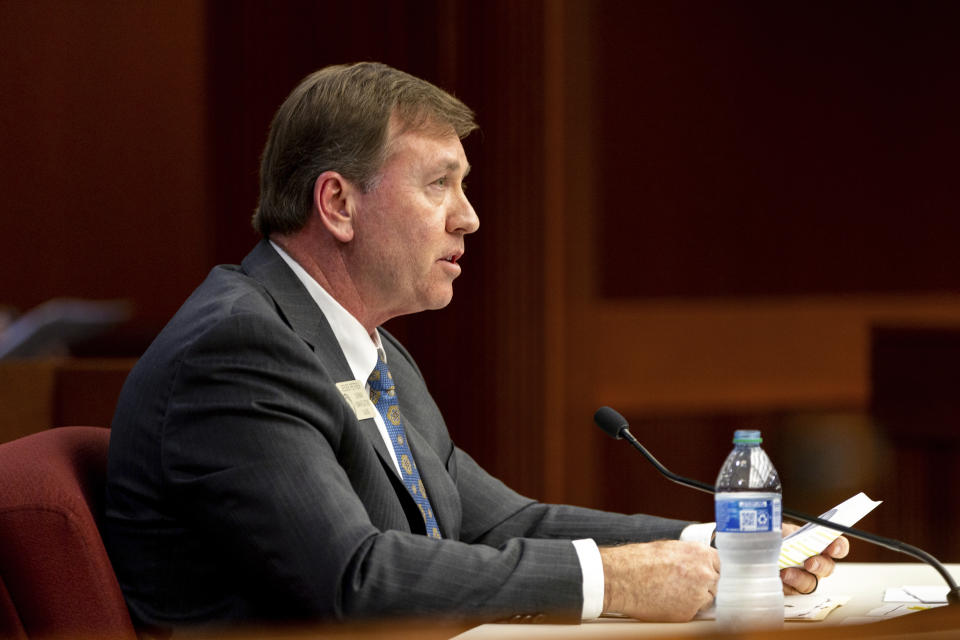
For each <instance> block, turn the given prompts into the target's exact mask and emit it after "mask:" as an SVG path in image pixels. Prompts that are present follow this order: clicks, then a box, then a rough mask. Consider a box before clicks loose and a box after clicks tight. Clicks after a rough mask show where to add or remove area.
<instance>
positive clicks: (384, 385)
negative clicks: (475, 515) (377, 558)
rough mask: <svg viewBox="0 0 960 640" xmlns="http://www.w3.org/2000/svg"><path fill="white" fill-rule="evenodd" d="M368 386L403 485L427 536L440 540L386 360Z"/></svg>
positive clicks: (381, 362) (377, 369) (378, 367)
mask: <svg viewBox="0 0 960 640" xmlns="http://www.w3.org/2000/svg"><path fill="white" fill-rule="evenodd" d="M367 383H368V384H369V385H370V401H371V402H373V405H374V406H375V407H376V408H377V411H379V412H380V416H381V417H382V418H383V423H384V424H385V425H386V427H387V434H388V435H389V436H390V442H391V443H392V444H393V454H394V455H395V456H396V457H397V462H398V463H399V464H400V470H401V476H402V479H403V484H404V485H405V486H406V487H407V491H409V492H410V495H411V496H413V499H414V501H415V502H416V503H417V506H418V507H420V513H421V514H422V515H423V521H424V523H425V524H426V526H427V535H428V536H429V537H431V538H439V537H440V527H438V526H437V519H436V518H435V517H434V515H433V507H431V506H430V500H429V499H428V498H427V493H426V491H425V490H424V488H423V481H422V480H421V479H420V471H418V470H417V465H415V464H414V463H413V453H412V452H411V451H410V445H409V443H408V442H407V431H406V429H404V428H403V418H402V417H401V415H400V404H399V402H398V401H397V390H396V387H395V386H394V384H393V376H392V375H390V370H389V369H388V368H387V363H386V362H385V361H384V360H383V357H382V356H380V357H379V358H377V368H376V369H374V370H373V373H371V374H370V378H369V379H368V380H367Z"/></svg>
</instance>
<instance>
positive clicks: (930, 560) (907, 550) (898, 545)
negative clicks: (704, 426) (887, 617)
mask: <svg viewBox="0 0 960 640" xmlns="http://www.w3.org/2000/svg"><path fill="white" fill-rule="evenodd" d="M593 421H594V422H596V423H597V426H598V427H600V428H601V429H603V430H604V431H605V432H606V433H607V435H609V436H610V437H612V438H614V439H615V440H620V439H621V438H623V439H624V440H626V441H627V442H629V443H630V444H631V445H633V448H634V449H636V450H637V451H639V452H640V453H641V454H643V457H644V458H646V459H647V460H649V461H650V464H652V465H653V466H654V467H655V468H656V469H657V471H659V472H660V473H661V474H663V475H664V476H666V477H667V478H668V479H670V480H672V481H674V482H676V483H677V484H682V485H685V486H687V487H692V488H694V489H699V490H700V491H704V492H706V493H716V491H715V490H714V488H713V485H709V484H707V483H705V482H700V481H698V480H691V479H690V478H684V477H683V476H678V475H677V474H675V473H673V472H672V471H670V470H669V469H667V468H666V467H665V466H663V465H662V464H660V461H659V460H657V459H656V458H654V457H653V454H651V453H650V452H649V451H647V450H646V448H645V447H644V446H643V445H642V444H640V442H639V441H638V440H637V439H636V438H635V437H634V436H633V434H632V433H630V425H629V424H628V423H627V420H626V419H625V418H624V417H623V416H622V415H620V414H619V413H617V412H616V411H614V410H613V409H611V408H610V407H600V408H599V409H597V411H596V413H594V414H593ZM783 515H786V516H790V517H791V518H795V519H797V520H802V521H803V522H812V523H813V524H818V525H820V526H822V527H827V528H829V529H833V530H834V531H840V532H842V533H844V534H846V535H848V536H850V537H852V538H857V539H859V540H866V541H867V542H870V543H872V544H875V545H878V546H881V547H884V548H886V549H890V550H892V551H898V552H900V553H904V554H906V555H908V556H911V557H913V558H916V559H918V560H922V561H923V562H926V563H927V564H928V565H930V566H931V567H933V568H934V569H936V570H937V572H938V573H939V574H940V575H941V576H943V579H944V580H945V581H946V582H947V586H948V587H949V589H950V590H949V591H948V592H947V602H949V603H950V604H951V605H954V606H956V605H960V587H958V586H957V583H956V581H955V580H954V579H953V576H952V575H950V572H949V571H947V569H946V567H944V566H943V564H941V562H940V561H939V560H937V559H936V558H934V557H933V556H932V555H930V554H929V553H927V552H926V551H924V550H923V549H918V548H917V547H914V546H912V545H909V544H906V543H905V542H900V541H899V540H894V539H892V538H884V537H883V536H878V535H876V534H874V533H869V532H867V531H861V530H859V529H854V528H853V527H847V526H844V525H842V524H837V523H836V522H830V521H829V520H824V519H823V518H818V517H816V516H810V515H807V514H805V513H800V512H799V511H794V510H793V509H788V508H786V507H783Z"/></svg>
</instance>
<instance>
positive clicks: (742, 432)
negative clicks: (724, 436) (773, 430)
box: [733, 429, 763, 444]
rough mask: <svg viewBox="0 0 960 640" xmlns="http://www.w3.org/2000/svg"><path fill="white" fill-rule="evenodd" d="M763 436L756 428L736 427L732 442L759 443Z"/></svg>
mask: <svg viewBox="0 0 960 640" xmlns="http://www.w3.org/2000/svg"><path fill="white" fill-rule="evenodd" d="M761 442H763V438H761V437H760V432H759V431H758V430H756V429H737V430H736V431H734V432H733V444H760V443H761Z"/></svg>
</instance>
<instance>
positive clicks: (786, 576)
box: [780, 567, 819, 596]
mask: <svg viewBox="0 0 960 640" xmlns="http://www.w3.org/2000/svg"><path fill="white" fill-rule="evenodd" d="M780 579H781V580H782V581H783V592H784V594H786V595H788V596H790V595H797V594H807V593H813V591H814V590H815V589H816V588H817V584H818V583H819V580H818V579H817V577H816V576H815V575H813V574H811V573H809V572H808V571H804V570H803V569H800V568H797V567H790V568H789V569H784V570H783V571H781V572H780Z"/></svg>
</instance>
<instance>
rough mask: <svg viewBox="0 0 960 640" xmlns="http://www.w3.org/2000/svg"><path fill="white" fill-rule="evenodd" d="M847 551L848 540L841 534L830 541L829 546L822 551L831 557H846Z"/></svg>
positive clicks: (848, 547) (848, 548)
mask: <svg viewBox="0 0 960 640" xmlns="http://www.w3.org/2000/svg"><path fill="white" fill-rule="evenodd" d="M848 553H850V541H849V540H847V539H846V538H844V537H843V536H840V537H839V538H837V539H836V540H834V541H833V542H831V543H830V546H828V547H827V548H826V549H824V551H823V554H824V555H827V556H830V557H831V558H846V557H847V554H848Z"/></svg>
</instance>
